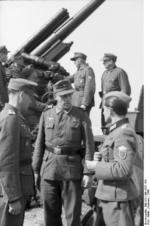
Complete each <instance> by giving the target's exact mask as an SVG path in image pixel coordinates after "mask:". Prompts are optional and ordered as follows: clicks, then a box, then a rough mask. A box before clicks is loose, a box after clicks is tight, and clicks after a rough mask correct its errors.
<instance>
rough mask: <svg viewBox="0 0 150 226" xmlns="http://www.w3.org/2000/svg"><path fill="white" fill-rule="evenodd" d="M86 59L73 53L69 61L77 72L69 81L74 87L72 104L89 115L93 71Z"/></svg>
mask: <svg viewBox="0 0 150 226" xmlns="http://www.w3.org/2000/svg"><path fill="white" fill-rule="evenodd" d="M86 58H87V56H86V55H85V54H83V53H80V52H76V53H74V56H73V57H72V58H71V60H72V61H74V62H75V65H76V67H77V72H76V73H75V74H74V75H72V76H70V78H69V79H70V81H71V82H73V83H74V87H75V92H74V93H73V95H72V104H73V105H74V106H77V107H81V108H82V109H84V110H85V111H87V113H88V114H89V113H90V110H91V108H92V107H93V106H94V94H95V74H94V71H93V69H92V68H91V67H90V66H89V65H88V64H87V63H86Z"/></svg>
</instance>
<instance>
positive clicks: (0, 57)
mask: <svg viewBox="0 0 150 226" xmlns="http://www.w3.org/2000/svg"><path fill="white" fill-rule="evenodd" d="M7 55H8V53H0V61H1V62H6V61H7Z"/></svg>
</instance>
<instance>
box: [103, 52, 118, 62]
mask: <svg viewBox="0 0 150 226" xmlns="http://www.w3.org/2000/svg"><path fill="white" fill-rule="evenodd" d="M106 60H113V61H114V62H115V61H116V60H117V56H116V55H114V54H112V53H104V56H103V58H102V59H101V61H106Z"/></svg>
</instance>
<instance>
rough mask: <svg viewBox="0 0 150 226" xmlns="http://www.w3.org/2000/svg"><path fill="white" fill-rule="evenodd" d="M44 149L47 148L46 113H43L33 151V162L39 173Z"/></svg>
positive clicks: (34, 168) (35, 169)
mask: <svg viewBox="0 0 150 226" xmlns="http://www.w3.org/2000/svg"><path fill="white" fill-rule="evenodd" d="M44 150H45V131H44V113H42V115H41V118H40V122H39V130H38V135H37V139H36V142H35V149H34V153H33V162H32V167H33V170H34V171H35V172H37V173H40V169H41V165H42V161H43V155H44Z"/></svg>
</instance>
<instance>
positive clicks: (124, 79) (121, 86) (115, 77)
mask: <svg viewBox="0 0 150 226" xmlns="http://www.w3.org/2000/svg"><path fill="white" fill-rule="evenodd" d="M109 59H110V60H113V61H114V62H115V61H116V59H117V56H115V55H114V54H109V53H105V54H104V57H103V59H102V61H103V62H104V61H105V60H106V61H107V60H109ZM112 91H121V92H124V93H126V94H127V95H129V96H130V94H131V87H130V83H129V79H128V75H127V73H126V72H125V71H124V70H123V69H122V68H119V67H117V66H116V65H115V64H114V67H113V68H111V69H107V70H105V71H104V72H103V74H102V78H101V91H100V92H99V94H100V97H101V98H102V101H103V97H104V95H105V94H106V93H108V92H112ZM100 108H102V112H101V124H102V125H101V126H102V129H103V128H104V129H105V127H106V122H105V119H104V114H103V111H104V109H103V106H102V102H101V104H100Z"/></svg>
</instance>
